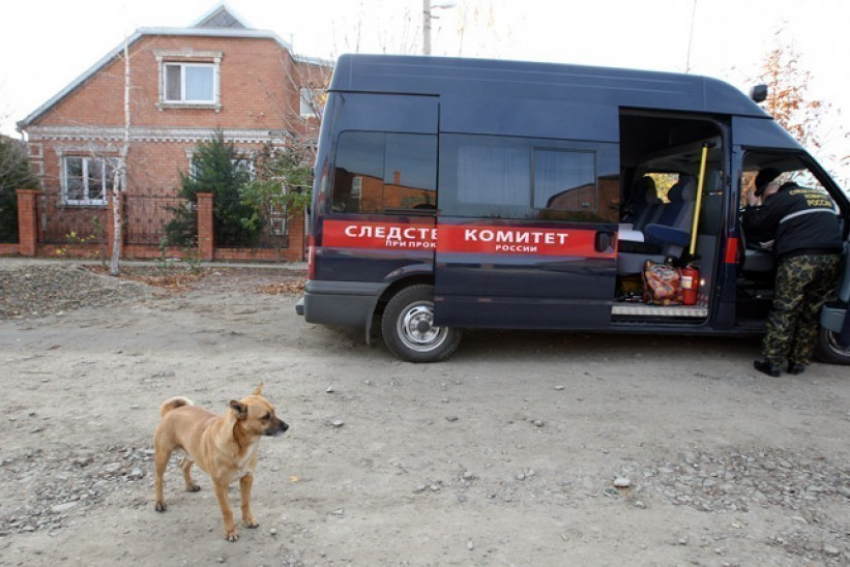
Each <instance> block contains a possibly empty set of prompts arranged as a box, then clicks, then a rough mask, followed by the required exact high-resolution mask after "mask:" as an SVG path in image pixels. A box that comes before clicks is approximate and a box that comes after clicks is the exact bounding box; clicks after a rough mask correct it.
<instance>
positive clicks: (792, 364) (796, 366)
mask: <svg viewBox="0 0 850 567" xmlns="http://www.w3.org/2000/svg"><path fill="white" fill-rule="evenodd" d="M805 371H806V365H805V364H803V363H802V362H796V361H794V360H789V361H788V374H795V375H796V374H802V373H803V372H805Z"/></svg>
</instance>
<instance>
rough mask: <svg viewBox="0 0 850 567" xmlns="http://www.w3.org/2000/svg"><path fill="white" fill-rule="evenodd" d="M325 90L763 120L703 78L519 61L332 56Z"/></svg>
mask: <svg viewBox="0 0 850 567" xmlns="http://www.w3.org/2000/svg"><path fill="white" fill-rule="evenodd" d="M330 90H331V91H355V92H372V93H378V92H380V93H396V94H420V95H423V94H424V95H435V96H446V95H460V96H480V97H484V98H524V99H554V100H564V101H571V102H578V103H587V104H603V105H613V106H617V107H621V108H636V109H652V110H673V111H682V112H702V113H709V114H730V115H737V116H749V117H756V118H770V116H769V115H768V114H766V113H765V112H764V110H762V109H761V108H760V107H759V106H758V105H757V104H756V103H754V102H753V101H752V100H750V99H749V97H747V96H746V95H744V93H742V92H741V91H739V90H738V89H736V88H735V87H733V86H731V85H729V84H728V83H725V82H723V81H720V80H717V79H712V78H709V77H702V76H698V75H686V74H681V73H661V72H655V71H640V70H633V69H617V68H609V67H589V66H580V65H562V64H554V63H532V62H526V61H502V60H487V59H460V58H448V57H417V56H405V55H360V54H356V55H355V54H349V55H343V56H341V57H340V58H339V61H338V62H337V65H336V68H335V70H334V75H333V79H332V81H331V85H330Z"/></svg>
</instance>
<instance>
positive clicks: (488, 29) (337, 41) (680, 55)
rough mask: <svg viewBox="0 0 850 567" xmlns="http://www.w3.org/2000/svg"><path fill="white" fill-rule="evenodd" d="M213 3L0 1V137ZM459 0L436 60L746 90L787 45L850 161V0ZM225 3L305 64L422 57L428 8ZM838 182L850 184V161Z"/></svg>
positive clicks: (437, 39)
mask: <svg viewBox="0 0 850 567" xmlns="http://www.w3.org/2000/svg"><path fill="white" fill-rule="evenodd" d="M445 1H446V0H432V3H434V4H438V3H441V2H445ZM217 4H218V2H216V1H215V0H179V1H175V0H86V1H82V0H0V9H2V12H0V119H2V121H0V132H2V133H5V134H10V135H14V134H15V126H14V124H15V122H17V121H18V120H21V119H23V118H24V117H26V116H27V115H28V114H30V113H31V112H32V111H34V110H35V109H36V108H38V107H39V106H40V105H42V104H43V103H44V102H46V101H47V100H48V99H50V98H51V97H52V96H54V95H55V94H56V93H58V92H59V91H60V90H61V89H63V88H64V87H65V86H66V85H68V84H69V83H70V82H72V81H73V80H74V79H76V78H77V77H78V76H80V75H81V74H82V73H84V72H85V71H86V70H87V69H88V68H89V67H91V66H92V65H93V64H94V63H96V62H97V61H98V60H99V59H101V58H102V57H103V56H104V55H106V54H107V53H108V52H109V51H110V50H111V49H113V48H115V47H116V46H118V45H119V44H120V43H121V42H122V40H123V38H124V36H125V34H127V35H129V34H131V33H132V32H133V31H134V30H135V29H137V28H139V27H187V26H189V25H191V24H192V23H194V22H195V21H196V20H197V19H198V18H199V17H200V16H202V15H204V14H205V13H207V12H208V11H209V10H211V9H212V8H213V7H214V6H216V5H217ZM456 4H457V6H455V7H453V8H448V9H435V10H434V11H433V13H434V14H435V15H437V16H439V19H437V20H434V22H433V32H432V51H433V53H434V54H435V55H452V56H457V55H462V56H469V57H495V58H510V59H524V60H533V61H552V62H567V63H576V64H589V65H603V66H614V67H630V68H638V69H651V70H661V71H677V72H684V71H690V72H691V73H695V74H700V75H708V76H712V77H716V78H719V79H722V80H725V81H728V82H730V83H732V84H733V85H735V86H736V87H738V88H740V89H741V90H744V91H747V90H748V89H749V87H750V86H751V81H750V80H749V79H751V78H752V77H754V76H755V75H756V74H757V72H758V69H759V67H760V64H761V62H762V61H763V60H764V58H765V55H766V54H767V53H768V52H769V51H770V50H771V49H772V48H773V47H775V46H776V45H778V43H779V42H781V43H782V44H785V45H791V46H793V47H794V49H796V50H797V51H799V52H800V53H801V55H802V60H801V62H800V63H801V66H802V67H803V68H804V69H806V70H808V71H810V72H811V73H812V76H813V80H812V83H811V84H810V85H809V96H810V97H811V98H817V99H820V100H824V101H825V102H827V103H830V104H831V105H832V107H833V109H834V111H833V113H832V115H831V116H830V117H829V120H827V121H826V122H827V123H828V126H827V127H826V128H825V131H824V132H823V136H824V137H825V138H826V142H827V146H828V147H827V148H826V150H825V151H823V152H821V153H819V154H818V155H817V157H818V158H819V159H820V160H821V161H822V163H824V165H826V166H827V167H830V169H833V170H837V169H838V166H837V162H836V159H835V158H836V157H838V156H841V155H847V154H850V141H847V140H846V139H845V138H844V137H843V136H842V135H841V134H842V133H844V132H848V131H850V118H848V116H850V107H849V106H848V101H850V96H848V93H850V63H848V61H850V29H848V28H850V0H807V1H806V2H803V1H801V0H746V1H744V0H696V1H695V0H457V1H456ZM228 5H229V6H230V7H231V8H232V9H233V10H234V11H235V12H236V13H237V15H239V16H240V17H242V18H243V19H244V20H245V21H246V22H247V23H248V24H249V25H251V26H253V27H256V28H260V29H267V30H271V31H273V32H275V33H277V34H278V35H279V36H280V37H281V38H282V39H284V40H285V41H287V42H289V41H291V42H292V43H293V45H294V48H295V51H296V52H298V53H300V54H303V55H310V56H316V57H324V58H334V57H336V56H337V55H339V54H341V53H344V52H350V51H360V52H371V53H375V52H378V53H380V52H389V53H398V52H406V53H414V52H418V51H419V50H420V49H421V33H422V6H423V2H422V0H306V1H305V0H230V1H229V2H228ZM476 12H478V13H477V14H476ZM464 21H465V22H466V25H465V26H462V24H463V22H464ZM461 27H463V29H464V33H463V36H462V38H461V34H460V33H459V29H460V28H461ZM692 29H693V32H692ZM777 34H779V36H778V35H777ZM830 154H834V155H833V156H830ZM839 177H840V178H841V179H842V180H844V179H850V164H848V166H847V167H845V168H842V170H841V171H840V173H839Z"/></svg>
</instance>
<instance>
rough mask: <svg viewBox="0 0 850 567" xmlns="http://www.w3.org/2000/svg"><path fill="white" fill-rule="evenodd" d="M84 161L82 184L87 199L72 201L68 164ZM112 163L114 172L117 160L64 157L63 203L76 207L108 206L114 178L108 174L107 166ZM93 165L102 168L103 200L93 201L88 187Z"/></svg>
mask: <svg viewBox="0 0 850 567" xmlns="http://www.w3.org/2000/svg"><path fill="white" fill-rule="evenodd" d="M72 159H73V160H82V182H83V195H84V196H85V198H83V199H71V198H70V197H69V196H68V190H69V187H68V162H69V160H72ZM107 162H108V163H111V165H112V168H113V169H112V171H114V168H115V167H116V166H117V163H116V162H117V159H116V158H107V157H92V156H78V155H77V156H75V155H70V156H63V157H62V202H63V203H64V204H65V205H76V206H105V205H106V204H107V192H108V191H111V190H112V185H113V182H114V178H113V176H112V175H109V174H107V172H108V171H109V170H108V169H107V168H106V167H105V165H106V164H107ZM93 164H96V165H97V166H99V167H100V172H101V173H100V175H101V187H102V189H101V198H99V199H92V198H91V197H90V194H91V193H90V191H89V187H88V182H89V171H90V170H91V167H92V165H93Z"/></svg>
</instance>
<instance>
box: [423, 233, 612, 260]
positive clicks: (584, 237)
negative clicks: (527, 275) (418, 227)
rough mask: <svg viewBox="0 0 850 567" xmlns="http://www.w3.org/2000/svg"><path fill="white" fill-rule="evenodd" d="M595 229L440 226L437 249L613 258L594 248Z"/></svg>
mask: <svg viewBox="0 0 850 567" xmlns="http://www.w3.org/2000/svg"><path fill="white" fill-rule="evenodd" d="M596 234H597V232H596V231H595V230H586V229H585V230H582V229H556V228H530V227H512V226H504V225H503V226H487V225H441V226H440V229H439V230H438V231H437V251H438V252H444V253H464V252H465V253H472V254H519V255H526V256H580V257H584V258H614V257H616V252H614V251H611V252H597V251H596Z"/></svg>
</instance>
